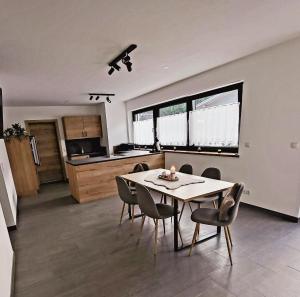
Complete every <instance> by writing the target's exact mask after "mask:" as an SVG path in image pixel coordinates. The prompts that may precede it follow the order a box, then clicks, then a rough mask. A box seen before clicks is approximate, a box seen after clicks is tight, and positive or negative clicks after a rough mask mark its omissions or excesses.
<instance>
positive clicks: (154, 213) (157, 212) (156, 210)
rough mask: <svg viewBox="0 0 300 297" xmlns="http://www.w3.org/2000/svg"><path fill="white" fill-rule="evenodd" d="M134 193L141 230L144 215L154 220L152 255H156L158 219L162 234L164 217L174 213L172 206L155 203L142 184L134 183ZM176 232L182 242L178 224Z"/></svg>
mask: <svg viewBox="0 0 300 297" xmlns="http://www.w3.org/2000/svg"><path fill="white" fill-rule="evenodd" d="M136 194H137V200H138V203H139V206H140V209H141V212H142V213H143V218H142V225H141V232H142V231H143V226H144V223H145V218H146V216H148V217H150V218H152V219H153V220H154V224H155V238H154V255H156V253H157V233H158V220H160V219H161V220H162V221H163V227H164V234H165V232H166V228H165V219H168V218H170V217H172V216H173V215H174V208H173V207H172V206H171V205H167V204H161V203H157V204H156V203H155V201H154V199H153V198H152V196H151V194H150V192H149V190H148V189H147V188H146V187H144V186H142V185H139V184H137V185H136ZM178 233H179V236H180V239H181V242H182V237H181V233H180V229H179V226H178Z"/></svg>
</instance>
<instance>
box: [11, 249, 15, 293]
mask: <svg viewBox="0 0 300 297" xmlns="http://www.w3.org/2000/svg"><path fill="white" fill-rule="evenodd" d="M15 275H16V258H15V253H13V263H12V270H11V285H10V296H11V297H13V296H15Z"/></svg>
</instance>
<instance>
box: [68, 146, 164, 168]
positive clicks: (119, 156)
mask: <svg viewBox="0 0 300 297" xmlns="http://www.w3.org/2000/svg"><path fill="white" fill-rule="evenodd" d="M157 154H160V153H151V152H150V151H140V150H133V151H128V152H124V153H121V154H117V155H110V156H101V157H92V158H86V159H82V160H67V161H66V163H68V164H70V165H73V166H78V165H87V164H94V163H100V162H108V161H114V160H120V159H125V158H135V157H140V156H149V155H157Z"/></svg>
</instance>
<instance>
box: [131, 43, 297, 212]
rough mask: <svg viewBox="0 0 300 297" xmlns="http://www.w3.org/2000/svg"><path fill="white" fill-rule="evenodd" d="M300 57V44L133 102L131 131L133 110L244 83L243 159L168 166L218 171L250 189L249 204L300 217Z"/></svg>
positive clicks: (172, 157)
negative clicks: (297, 145) (294, 144)
mask: <svg viewBox="0 0 300 297" xmlns="http://www.w3.org/2000/svg"><path fill="white" fill-rule="evenodd" d="M299 52H300V38H298V39H295V40H291V41H289V42H286V43H284V44H281V45H278V46H276V47H272V48H270V49H267V50H264V51H261V52H258V53H256V54H254V55H251V56H248V57H245V58H243V59H240V60H237V61H234V62H232V63H229V64H226V65H223V66H221V67H218V68H215V69H212V70H210V71H207V72H204V73H202V74H200V75H197V76H194V77H191V78H189V79H186V80H183V81H181V82H178V83H176V84H173V85H170V86H167V87H165V88H162V89H159V90H156V91H154V92H152V93H149V94H146V95H144V96H140V97H138V98H136V99H133V100H130V101H128V102H127V111H128V114H129V116H128V123H129V124H128V126H129V127H131V122H130V112H131V111H132V110H134V109H139V108H142V107H145V106H150V105H153V104H156V103H159V102H162V101H165V100H170V99H174V98H177V97H182V96H185V95H189V94H195V93H199V92H202V91H204V90H207V89H212V88H215V87H219V86H222V85H226V84H229V83H232V82H236V81H240V80H244V82H245V83H244V94H243V107H242V119H241V131H240V158H226V157H212V156H203V155H186V154H173V153H169V154H166V164H167V166H170V164H176V165H178V166H179V165H181V164H183V163H186V162H187V163H191V164H192V165H193V166H194V167H195V170H196V173H197V174H200V173H201V172H202V171H203V169H204V168H205V167H208V166H216V167H219V168H220V169H221V170H222V173H223V179H225V180H228V181H243V182H244V183H245V184H246V189H249V190H250V195H249V196H246V195H243V200H244V201H245V202H247V203H250V204H253V205H257V206H261V207H264V208H267V209H271V210H274V211H278V212H281V213H285V214H288V215H291V216H295V217H300V212H299V207H300V148H298V149H292V148H291V142H300V129H299V128H300V98H299V96H300V83H299V78H300V59H299ZM173 71H180V70H177V69H173ZM245 142H249V143H250V148H246V147H245Z"/></svg>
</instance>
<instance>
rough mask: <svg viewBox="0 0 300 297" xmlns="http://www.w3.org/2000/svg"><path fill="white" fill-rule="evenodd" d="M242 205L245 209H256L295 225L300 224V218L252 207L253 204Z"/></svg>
mask: <svg viewBox="0 0 300 297" xmlns="http://www.w3.org/2000/svg"><path fill="white" fill-rule="evenodd" d="M241 205H243V206H244V207H248V208H252V209H256V210H259V211H261V212H264V213H268V214H271V215H274V216H276V217H280V218H282V219H285V220H288V221H290V222H293V223H299V222H300V218H297V217H293V216H290V215H287V214H284V213H281V212H277V211H275V210H270V209H267V208H263V207H260V206H256V205H252V204H248V203H245V202H241Z"/></svg>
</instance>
